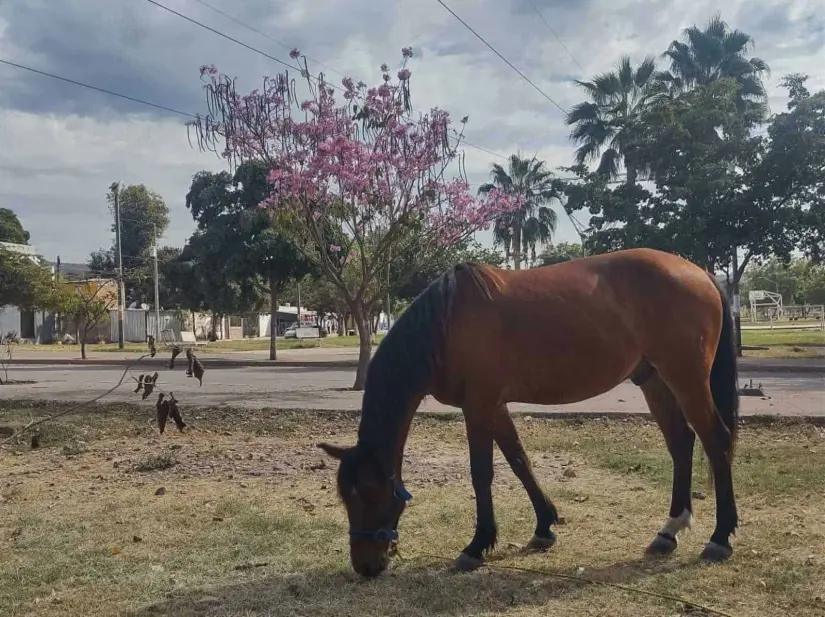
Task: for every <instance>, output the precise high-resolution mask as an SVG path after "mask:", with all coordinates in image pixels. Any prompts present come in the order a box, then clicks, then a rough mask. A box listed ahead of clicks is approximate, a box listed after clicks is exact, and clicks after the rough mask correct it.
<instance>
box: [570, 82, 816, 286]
mask: <svg viewBox="0 0 825 617" xmlns="http://www.w3.org/2000/svg"><path fill="white" fill-rule="evenodd" d="M739 88H740V86H739V85H738V84H737V83H736V81H735V80H728V79H723V80H719V81H716V82H714V83H712V84H710V85H707V86H703V87H700V88H697V89H695V90H693V91H691V92H688V93H686V94H684V95H682V96H680V97H678V98H676V99H673V100H663V101H660V102H658V103H657V104H656V105H654V106H652V107H651V108H650V109H649V110H648V111H647V112H646V113H645V114H643V115H642V117H641V118H640V122H639V124H638V126H637V127H636V128H635V129H634V130H635V131H636V138H635V140H634V141H633V143H632V144H631V145H630V148H632V149H633V153H634V156H636V157H639V159H640V160H641V161H644V163H645V164H646V165H647V166H648V168H649V169H650V173H651V177H652V178H653V179H654V181H655V183H656V191H655V193H651V192H649V191H646V190H644V189H641V188H637V189H635V190H629V187H627V186H624V185H623V186H620V187H618V188H616V189H612V190H611V189H610V188H609V187H608V185H607V184H606V183H604V182H601V181H599V180H598V179H596V178H594V177H593V176H587V175H583V178H585V182H584V183H583V184H585V186H565V187H564V192H565V195H566V196H567V202H566V207H567V208H568V209H570V210H571V211H575V210H576V209H580V208H587V209H588V210H589V212H590V213H591V215H592V216H591V226H592V229H591V230H590V235H589V237H588V250H594V251H595V252H605V251H609V250H616V249H619V248H630V247H634V246H648V247H654V248H661V249H663V250H668V251H672V252H676V253H679V254H681V255H684V256H685V257H688V258H690V259H692V260H693V261H695V262H697V263H699V264H701V265H703V266H704V267H706V268H708V269H709V270H718V269H728V268H729V266H730V262H731V257H732V254H733V250H734V247H738V251H739V253H740V255H741V259H740V261H739V264H738V268H737V270H736V271H735V272H730V275H731V280H732V282H733V283H734V284H737V283H738V281H739V280H740V278H741V276H742V273H743V272H744V270H745V268H746V267H747V265H748V263H749V262H750V261H751V260H752V259H755V258H761V257H768V256H771V255H776V256H778V257H780V258H782V259H787V258H788V257H789V256H790V254H791V252H792V251H793V250H794V249H795V248H797V247H798V246H799V245H800V243H802V244H804V243H805V241H806V239H808V238H810V237H811V235H812V229H811V227H810V226H809V225H810V223H809V222H808V219H807V218H806V217H807V216H809V213H810V212H811V209H812V207H811V204H814V205H816V204H818V203H821V198H820V197H819V196H820V195H823V194H825V188H824V187H823V180H824V178H823V174H822V170H823V169H825V148H823V146H822V137H821V135H823V134H825V126H823V122H825V115H823V113H822V109H823V108H822V107H821V106H822V104H823V101H822V99H821V98H819V97H818V95H808V96H807V97H804V98H799V99H797V100H794V101H792V102H791V107H790V109H789V111H788V112H787V113H783V114H778V115H776V116H774V117H773V118H772V120H771V123H770V125H769V127H768V135H767V136H766V137H763V136H752V135H751V134H750V133H749V130H748V126H747V119H746V118H744V117H743V116H742V114H741V113H740V112H739V107H738V101H739ZM796 91H797V92H801V90H800V89H799V88H797V89H796ZM800 96H801V95H800Z"/></svg>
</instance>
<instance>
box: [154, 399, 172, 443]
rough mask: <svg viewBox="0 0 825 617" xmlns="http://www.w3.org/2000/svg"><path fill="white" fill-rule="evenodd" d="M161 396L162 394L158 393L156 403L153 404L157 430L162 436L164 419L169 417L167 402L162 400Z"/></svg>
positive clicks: (164, 424)
mask: <svg viewBox="0 0 825 617" xmlns="http://www.w3.org/2000/svg"><path fill="white" fill-rule="evenodd" d="M163 396H164V395H163V392H160V393H159V394H158V402H157V403H155V409H157V411H158V414H157V417H158V428H159V429H160V434H161V435H163V429H164V428H166V418H168V417H169V401H165V400H163Z"/></svg>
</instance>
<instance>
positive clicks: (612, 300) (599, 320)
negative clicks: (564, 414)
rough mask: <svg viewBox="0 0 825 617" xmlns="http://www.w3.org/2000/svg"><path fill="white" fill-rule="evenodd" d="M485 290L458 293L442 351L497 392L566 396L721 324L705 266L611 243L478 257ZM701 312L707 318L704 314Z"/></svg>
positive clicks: (517, 397)
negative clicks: (505, 264)
mask: <svg viewBox="0 0 825 617" xmlns="http://www.w3.org/2000/svg"><path fill="white" fill-rule="evenodd" d="M481 271H482V273H483V274H484V279H485V281H486V282H487V287H488V290H486V291H489V293H490V295H489V298H483V297H478V298H477V299H476V300H472V301H470V302H467V303H463V306H464V308H463V309H462V310H461V316H460V319H457V320H456V321H455V322H454V328H455V329H456V330H455V332H454V335H455V336H454V337H451V339H452V340H453V349H452V354H453V356H454V358H455V359H456V362H457V365H458V366H462V367H463V368H462V369H461V371H462V372H463V373H467V374H469V373H472V374H473V375H474V376H475V378H476V379H477V380H478V381H479V382H480V384H481V387H482V388H483V387H485V386H486V387H489V388H490V390H495V389H496V388H497V387H501V388H503V389H504V390H505V391H506V392H505V398H506V399H507V400H513V401H522V402H535V403H545V404H553V403H559V404H560V403H568V402H573V401H578V400H584V399H586V398H590V397H592V396H595V395H597V394H600V393H602V392H604V391H607V390H609V389H611V388H612V387H614V386H615V385H616V384H617V383H620V382H621V381H622V380H624V379H625V378H627V376H628V375H629V374H630V373H631V372H632V371H633V369H634V368H635V367H636V366H637V365H638V363H639V362H640V361H641V360H642V359H643V358H650V359H653V358H657V357H658V356H661V355H662V354H663V353H673V352H672V351H669V350H668V347H669V346H670V347H671V348H672V349H675V348H678V347H679V346H684V345H693V344H701V341H698V340H695V339H696V337H700V338H701V337H702V336H703V335H704V333H706V332H708V331H711V332H712V331H714V330H716V331H717V332H718V328H719V327H721V326H720V324H721V313H720V311H719V310H718V309H719V303H720V299H719V295H718V290H717V289H716V287H715V285H714V284H713V282H712V281H711V279H710V277H709V276H708V274H707V273H706V272H705V271H704V270H702V269H701V268H699V267H698V266H696V265H695V264H693V263H691V262H689V261H687V260H685V259H682V258H681V257H678V256H676V255H672V254H669V253H664V252H661V251H655V250H651V249H632V250H625V251H616V252H614V253H608V254H604V255H596V256H593V257H585V258H581V259H576V260H572V261H568V262H564V263H561V264H556V265H552V266H544V267H540V268H532V269H529V270H520V271H508V270H502V269H499V268H493V267H487V266H483V267H482V270H481ZM708 320H710V322H708Z"/></svg>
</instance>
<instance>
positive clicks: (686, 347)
mask: <svg viewBox="0 0 825 617" xmlns="http://www.w3.org/2000/svg"><path fill="white" fill-rule="evenodd" d="M628 378H629V379H630V380H631V381H632V382H633V383H635V384H636V385H637V386H639V387H641V389H642V391H643V392H644V396H645V399H646V400H647V403H648V406H649V407H650V411H651V413H652V414H653V417H654V418H655V420H656V422H657V423H658V425H659V427H660V428H661V430H662V433H663V434H664V437H665V442H666V444H667V448H668V450H669V451H670V455H671V457H672V458H673V493H672V498H671V504H670V517H669V518H668V520H667V522H666V523H665V524H664V526H663V527H662V528H661V530H660V531H659V533H658V534H657V536H656V537H655V539H654V540H653V542H652V543H651V544H650V546H648V548H647V552H648V554H655V555H665V554H669V553H671V552H672V551H674V550H675V549H676V546H677V534H678V533H679V532H680V531H681V530H682V529H684V528H686V527H689V526H690V524H691V520H692V514H691V512H692V505H691V471H692V470H691V467H692V462H693V447H694V440H695V436H696V435H698V436H699V439H700V441H701V443H702V446H703V447H704V450H705V452H706V454H707V456H708V459H709V461H710V465H711V469H712V472H713V480H714V482H715V489H716V529H715V530H714V532H713V535H712V536H711V538H710V542H708V543H707V544H706V546H705V548H704V550H703V552H702V557H703V558H704V559H705V560H708V561H722V560H725V559H727V558H728V557H730V556H731V554H732V552H733V549H732V548H731V546H730V543H729V538H730V536H731V534H732V533H733V532H734V531H735V529H736V527H737V513H736V503H735V500H734V494H733V481H732V477H731V461H732V456H733V446H734V442H735V439H736V429H737V420H738V414H739V393H738V385H737V375H736V352H735V347H734V340H733V324H732V319H731V314H730V311H729V310H728V306H727V302H726V298H725V294H724V292H723V291H722V289H721V287H720V286H719V285H718V283H717V282H716V280H715V279H714V278H713V277H712V276H711V275H710V274H709V273H708V272H706V271H704V270H702V269H701V268H699V267H698V266H696V265H694V264H692V263H690V262H689V261H686V260H684V259H682V258H681V257H677V256H675V255H671V254H669V253H663V252H660V251H654V250H650V249H633V250H625V251H616V252H614V253H609V254H606V255H597V256H594V257H587V258H583V259H577V260H573V261H568V262H566V263H562V264H557V265H552V266H545V267H541V268H533V269H530V270H521V271H513V272H511V271H508V270H502V269H499V268H495V267H492V266H488V265H479V264H470V263H467V264H461V265H458V266H456V267H454V268H452V269H451V270H449V271H448V272H445V273H444V274H442V275H441V276H440V277H439V278H438V279H436V280H435V281H433V282H432V283H431V284H430V285H429V287H427V289H425V290H424V291H423V292H422V293H421V294H420V295H419V296H418V298H416V300H415V301H414V302H413V303H412V304H411V305H410V306H409V308H408V309H407V310H406V311H405V312H404V314H403V315H402V316H401V318H400V319H399V320H398V321H397V322H396V323H395V324H394V325H393V327H392V329H391V330H390V331H389V333H388V334H387V336H386V337H385V338H384V340H383V341H382V342H381V344H380V346H379V347H378V350H377V351H376V353H375V356H374V358H373V359H372V361H371V362H370V365H369V369H368V372H367V380H366V386H365V390H364V399H363V407H362V413H361V422H360V426H359V428H358V443H357V445H355V446H353V447H347V448H345V447H339V446H332V445H329V444H319V447H320V448H322V449H323V450H324V451H325V452H326V453H327V454H329V455H330V456H332V457H335V458H337V459H339V460H340V466H339V469H338V480H337V482H338V492H339V495H340V497H341V500H342V501H343V503H344V506H345V508H346V511H347V515H348V518H349V525H350V531H349V535H350V558H351V562H352V566H353V568H354V569H355V571H356V572H358V573H359V574H361V575H362V576H365V577H373V576H377V575H378V574H380V573H381V572H382V571H383V570H384V569H386V567H387V565H388V563H389V557H390V549H391V548H392V546H393V544H394V542H395V541H396V540H397V538H398V532H397V526H398V521H399V519H400V517H401V514H402V513H403V511H404V508H405V505H406V502H407V501H408V500H409V498H410V495H409V493H407V491H406V489H405V488H404V484H403V481H402V478H401V466H402V461H403V450H404V446H405V443H406V440H407V435H408V433H409V429H410V424H411V422H412V417H413V414H414V413H415V411H416V409H417V408H418V406H419V404H420V403H421V400H422V399H423V398H424V397H425V396H426V395H428V394H430V395H432V396H433V397H434V398H435V399H436V400H438V401H440V402H441V403H444V404H447V405H453V406H456V407H460V408H461V410H462V411H463V414H464V420H465V423H466V427H467V439H468V442H469V450H470V470H471V473H472V483H473V488H474V490H475V500H476V528H475V535H474V536H473V538H472V540H471V541H470V543H469V544H468V545H467V546H466V548H464V550H463V551H462V552H461V554H460V555H459V557H458V559H457V560H456V563H455V565H456V567H457V568H459V569H462V570H471V569H473V568H476V567H478V566H480V565H481V564H482V563H483V558H484V555H485V553H486V552H487V551H489V550H491V549H492V548H493V547H494V545H495V543H496V534H497V527H496V521H495V515H494V513H493V497H492V492H491V484H492V481H493V442H495V443H497V444H498V447H499V448H500V449H501V451H502V453H503V454H504V456H505V458H506V459H507V462H508V463H509V465H510V467H511V468H512V470H513V473H515V475H516V476H517V477H518V479H519V480H520V481H521V482H522V484H523V485H524V488H525V489H526V491H527V494H528V495H529V497H530V501H531V502H532V504H533V508H534V509H535V512H536V528H535V533H534V536H533V538H532V539H531V540H530V542H529V544H528V548H529V549H532V550H546V549H548V548H550V547H551V546H552V545H553V543H554V542H555V539H556V536H555V534H554V532H553V531H552V530H551V526H552V525H554V524H555V523H556V522H557V521H558V515H557V512H556V507H555V506H554V505H553V502H552V501H551V500H550V499H549V498H548V497H547V495H546V494H545V493H544V491H543V490H542V488H541V487H540V486H539V483H538V482H537V481H536V477H535V475H534V474H533V471H532V469H531V465H530V461H529V459H528V457H527V454H526V453H525V451H524V448H523V446H522V444H521V441H520V440H519V436H518V433H517V432H516V427H515V425H514V424H513V420H512V418H511V417H510V415H509V413H508V410H507V403H508V402H523V403H533V404H542V405H559V404H565V403H573V402H576V401H582V400H585V399H589V398H591V397H594V396H597V395H599V394H602V393H604V392H607V391H608V390H610V389H612V388H613V387H615V386H617V385H618V384H620V383H622V382H623V381H624V380H626V379H628Z"/></svg>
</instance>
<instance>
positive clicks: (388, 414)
mask: <svg viewBox="0 0 825 617" xmlns="http://www.w3.org/2000/svg"><path fill="white" fill-rule="evenodd" d="M423 398H424V395H423V394H421V395H417V396H415V397H413V398H412V400H410V401H406V402H404V403H403V404H401V406H400V407H399V408H396V409H376V408H374V407H372V406H366V405H365V406H364V409H363V411H362V415H361V426H360V427H359V430H358V441H359V444H364V445H367V446H368V447H370V448H371V449H373V450H374V451H375V452H377V453H378V454H379V456H380V457H381V459H382V461H383V462H384V464H385V465H386V466H387V468H388V469H392V473H394V474H395V476H396V478H397V479H398V480H401V467H402V464H403V462H404V448H405V446H406V445H407V437H408V436H409V434H410V425H411V424H412V420H413V416H414V415H415V412H416V410H417V409H418V406H419V405H420V404H421V401H422V400H423Z"/></svg>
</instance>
